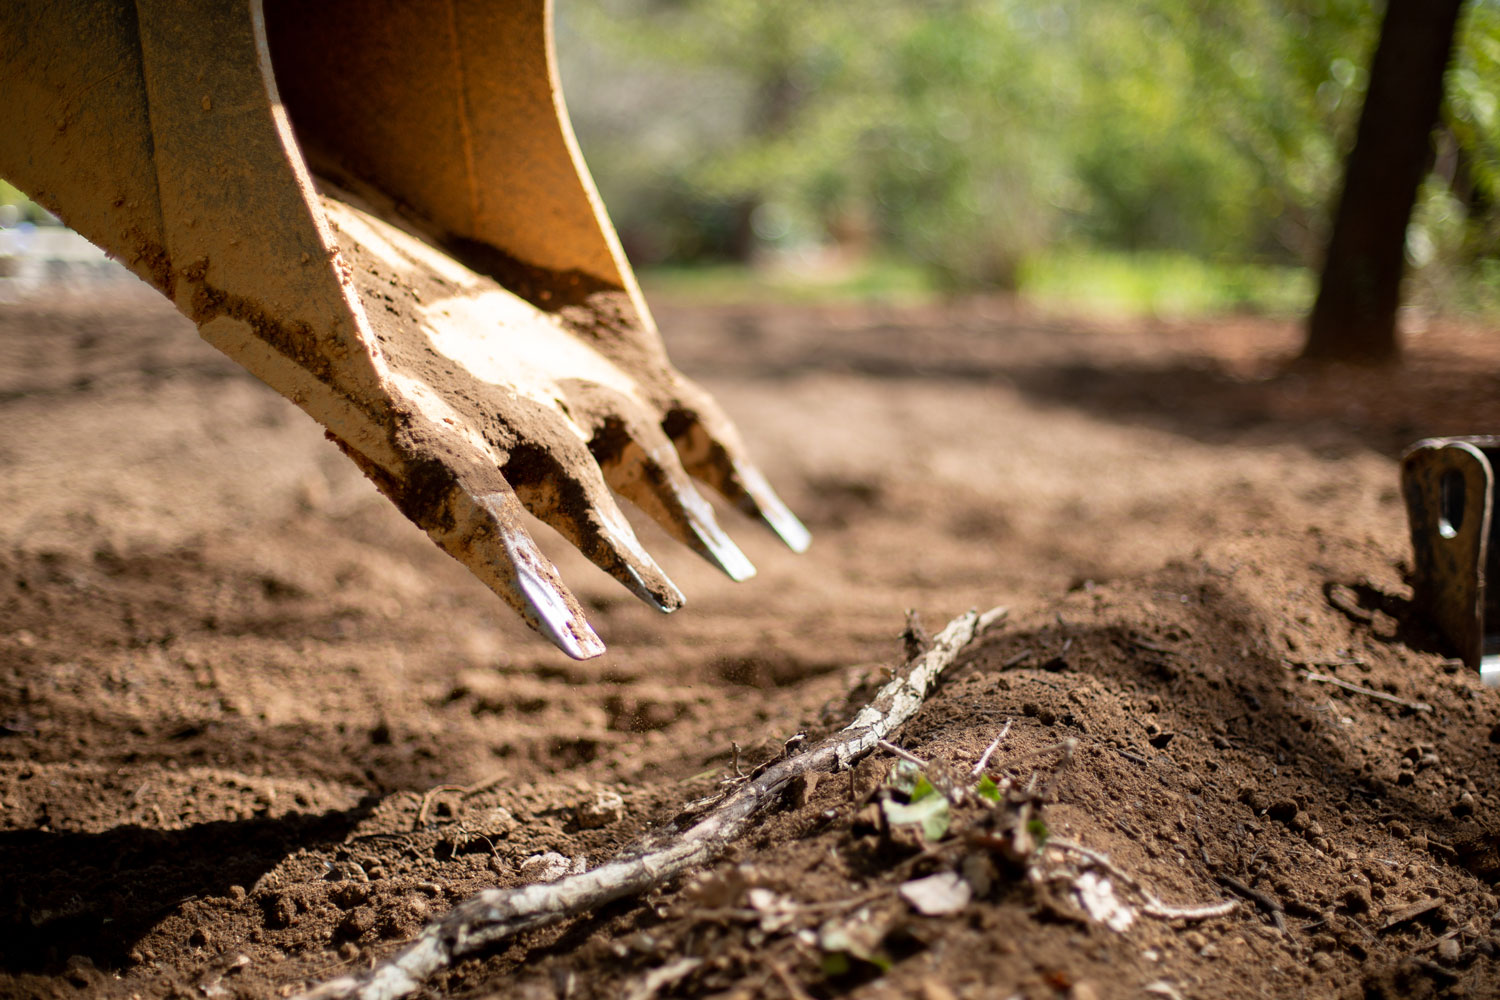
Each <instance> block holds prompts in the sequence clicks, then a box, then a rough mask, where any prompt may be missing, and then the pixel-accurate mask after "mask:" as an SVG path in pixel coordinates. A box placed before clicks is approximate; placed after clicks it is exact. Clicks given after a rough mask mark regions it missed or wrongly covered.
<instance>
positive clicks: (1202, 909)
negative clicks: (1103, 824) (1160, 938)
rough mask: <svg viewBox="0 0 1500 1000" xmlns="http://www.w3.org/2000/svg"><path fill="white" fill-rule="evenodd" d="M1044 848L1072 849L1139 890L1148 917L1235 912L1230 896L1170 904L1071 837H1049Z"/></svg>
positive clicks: (1179, 917) (1181, 917) (1106, 857)
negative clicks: (1069, 838)
mask: <svg viewBox="0 0 1500 1000" xmlns="http://www.w3.org/2000/svg"><path fill="white" fill-rule="evenodd" d="M1046 846H1047V847H1050V848H1054V849H1056V850H1059V851H1065V852H1071V853H1073V854H1075V855H1077V856H1078V857H1080V858H1083V859H1084V860H1085V861H1087V862H1089V863H1090V864H1093V865H1097V866H1098V867H1099V868H1102V869H1103V870H1104V871H1106V872H1108V873H1109V874H1111V875H1113V876H1114V877H1115V878H1117V879H1119V880H1120V881H1121V882H1123V883H1124V884H1125V885H1128V886H1129V887H1130V888H1132V889H1134V890H1135V891H1136V892H1138V893H1140V896H1141V899H1142V900H1144V901H1145V905H1143V906H1142V907H1141V911H1142V912H1143V913H1146V914H1147V915H1148V916H1153V917H1157V918H1159V919H1162V920H1212V919H1213V918H1215V917H1223V916H1228V915H1229V914H1230V913H1233V912H1234V908H1235V902H1234V900H1232V899H1225V900H1220V901H1219V902H1217V903H1205V904H1203V905H1201V906H1173V905H1171V904H1170V903H1163V902H1162V901H1161V898H1160V897H1158V896H1157V895H1156V893H1154V892H1152V891H1151V890H1150V889H1148V888H1146V887H1145V886H1144V885H1142V884H1141V880H1140V879H1138V878H1136V877H1135V876H1134V875H1131V874H1130V873H1129V872H1127V871H1125V869H1123V868H1121V867H1120V866H1119V865H1117V864H1115V863H1114V862H1113V861H1111V860H1110V859H1109V855H1107V854H1103V853H1101V852H1099V851H1096V850H1094V849H1093V848H1090V847H1084V846H1083V845H1082V844H1075V843H1074V842H1073V841H1071V840H1063V839H1062V838H1061V837H1049V838H1048V839H1047V845H1046Z"/></svg>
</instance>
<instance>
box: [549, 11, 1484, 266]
mask: <svg viewBox="0 0 1500 1000" xmlns="http://www.w3.org/2000/svg"><path fill="white" fill-rule="evenodd" d="M558 14H559V51H560V58H561V61H562V65H563V76H564V80H565V81H566V83H567V87H568V92H569V94H570V95H571V100H570V110H571V112H572V115H573V120H574V124H575V126H576V128H577V131H578V134H579V140H580V145H581V146H582V147H583V149H584V152H585V154H586V156H587V157H588V159H589V162H590V165H591V167H592V169H593V171H594V175H595V178H596V180H597V181H598V183H599V185H600V188H601V191H602V193H603V195H604V197H605V201H606V203H607V204H608V205H609V206H610V211H611V215H612V217H613V218H614V220H615V222H616V225H617V227H618V228H619V230H620V233H621V237H622V239H623V240H624V242H625V244H626V247H627V250H628V252H630V253H631V255H632V258H633V259H634V260H635V261H636V262H637V263H638V264H640V265H645V266H650V265H662V264H666V265H678V266H680V265H685V264H694V263H702V262H711V261H726V260H737V261H749V260H752V259H767V258H770V259H780V260H784V261H790V262H791V263H792V266H795V267H799V268H814V267H824V268H828V269H837V268H839V267H840V266H848V265H850V264H851V262H856V261H859V260H861V259H864V258H866V257H869V256H870V255H875V256H877V257H881V258H886V259H895V260H898V261H906V262H911V263H916V264H919V265H921V266H922V267H923V268H925V269H927V270H928V271H929V272H930V274H931V275H932V277H933V278H934V280H936V281H937V282H938V283H940V284H941V285H946V286H950V287H1001V288H1004V287H1013V286H1014V285H1015V284H1016V283H1017V281H1018V280H1019V278H1020V276H1021V275H1022V273H1023V271H1024V270H1025V268H1026V262H1027V261H1028V260H1029V259H1032V258H1034V257H1037V256H1038V255H1042V256H1049V255H1050V256H1053V257H1055V256H1056V254H1057V252H1058V251H1059V250H1060V249H1066V248H1091V249H1095V250H1101V249H1102V250H1105V251H1126V252H1147V251H1151V252H1172V253H1177V254H1187V255H1194V256H1197V257H1201V258H1205V259H1213V260H1218V261H1227V262H1249V261H1256V262H1261V263H1265V264H1270V265H1274V266H1298V265H1301V266H1315V265H1316V264H1317V262H1318V258H1319V256H1320V255H1321V252H1322V241H1323V236H1324V228H1325V225H1326V217H1327V214H1328V211H1329V209H1330V206H1331V202H1332V199H1333V198H1334V197H1335V196H1336V194H1337V186H1338V184H1339V180H1340V174H1341V168H1342V159H1343V155H1344V153H1345V151H1346V149H1347V144H1348V143H1349V142H1351V141H1352V138H1353V132H1354V123H1355V121H1356V119H1357V116H1358V113H1359V106H1360V102H1361V100H1362V97H1363V91H1364V86H1365V70H1364V66H1365V63H1366V61H1367V60H1368V58H1369V53H1370V50H1371V48H1372V46H1373V44H1374V39H1375V35H1376V31H1377V29H1378V25H1379V16H1380V8H1379V6H1378V5H1376V4H1373V3H1371V2H1369V0H1217V2H1215V3H1212V4H1208V3H1201V2H1188V0H1056V2H1023V0H985V2H981V0H864V2H863V3H860V4H818V3H806V2H793V0H572V2H571V3H566V4H563V5H562V6H561V7H560V9H559V12H558ZM1460 52H1461V54H1460V57H1459V59H1458V60H1457V62H1456V64H1455V66H1454V68H1453V70H1452V72H1451V74H1450V82H1449V94H1450V96H1449V100H1448V102H1447V105H1446V108H1445V113H1444V122H1443V126H1442V128H1441V129H1440V130H1439V132H1438V134H1437V135H1438V150H1437V156H1436V157H1435V163H1434V173H1433V176H1432V179H1431V181H1430V183H1429V184H1428V186H1427V192H1426V195H1425V196H1424V200H1423V203H1422V207H1421V211H1420V212H1419V213H1418V216H1417V218H1416V220H1415V221H1414V223H1413V231H1412V239H1411V241H1410V245H1409V250H1410V252H1411V255H1412V259H1413V263H1415V264H1419V265H1427V266H1428V267H1429V268H1436V269H1437V270H1439V271H1449V272H1451V271H1454V270H1461V271H1463V272H1465V273H1474V272H1476V271H1477V270H1478V269H1481V268H1482V267H1484V266H1487V265H1484V264H1482V263H1481V262H1483V261H1486V260H1493V258H1494V257H1495V255H1496V250H1497V249H1500V217H1497V213H1496V210H1495V201H1494V194H1495V185H1496V182H1497V178H1500V159H1497V148H1500V147H1497V135H1500V133H1497V106H1496V105H1497V96H1500V65H1497V63H1500V2H1497V0H1471V6H1470V11H1469V15H1468V18H1467V21H1466V24H1465V27H1464V29H1463V35H1462V38H1461V42H1460Z"/></svg>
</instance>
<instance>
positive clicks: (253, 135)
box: [0, 0, 808, 658]
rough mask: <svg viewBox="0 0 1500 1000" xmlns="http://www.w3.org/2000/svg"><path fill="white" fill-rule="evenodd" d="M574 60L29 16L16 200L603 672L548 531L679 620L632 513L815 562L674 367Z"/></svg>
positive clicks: (299, 21)
mask: <svg viewBox="0 0 1500 1000" xmlns="http://www.w3.org/2000/svg"><path fill="white" fill-rule="evenodd" d="M551 36H552V21H551V4H550V2H546V0H501V2H483V0H407V2H403V3H394V2H379V0H320V2H318V3H299V2H292V0H195V2H192V3H181V2H170V0H138V2H137V3H135V4H133V5H132V4H130V3H121V2H118V0H6V3H5V4H3V5H0V47H3V50H4V52H5V60H6V61H5V62H4V64H3V69H0V93H3V94H4V95H5V99H4V100H3V101H0V177H3V178H4V179H6V180H8V181H10V182H11V183H12V184H14V185H16V186H17V187H19V188H20V189H22V190H23V191H25V192H26V193H28V194H29V195H30V196H31V197H32V198H34V199H35V200H36V201H37V202H38V203H40V204H41V205H43V206H44V207H46V208H47V209H49V210H50V211H52V212H54V213H55V214H56V215H58V216H59V217H60V218H62V220H63V221H64V222H66V223H67V224H68V225H70V226H72V227H73V228H74V229H76V230H77V231H78V232H80V233H82V234H83V235H84V236H86V237H87V238H89V239H90V240H92V241H93V242H95V243H96V244H98V245H99V246H101V247H103V248H104V249H105V250H106V251H108V252H109V253H111V254H112V255H113V256H115V257H117V258H118V259H119V260H121V261H122V262H124V263H125V264H126V265H127V266H129V267H130V268H131V269H132V270H133V271H134V272H135V273H136V274H138V275H139V276H140V277H141V278H143V279H145V280H146V281H148V282H150V283H151V284H152V285H154V286H155V287H156V288H157V289H159V290H160V291H161V292H162V294H164V295H166V296H168V297H169V298H171V299H172V301H173V302H174V303H176V305H177V307H178V309H180V310H181V311H182V312H183V313H184V314H186V315H187V316H188V317H189V318H191V319H192V320H193V321H194V322H195V323H196V324H197V325H198V329H199V331H200V332H201V334H202V335H203V337H204V338H205V339H206V340H208V341H209V342H210V343H212V344H213V345H214V346H216V347H218V348H219V349H220V350H222V351H223V352H224V353H226V354H228V355H229V356H230V357H232V358H234V359H235V360H236V361H238V362H239V363H240V364H242V365H244V366H245V367H246V368H248V369H249V370H250V371H251V372H253V373H254V374H255V375H256V376H258V377H259V378H260V379H262V380H263V381H265V382H266V383H267V384H268V385H270V386H272V387H273V388H275V389H276V390H277V391H279V392H281V393H282V394H283V395H285V396H286V397H287V398H289V399H291V400H292V401H293V402H294V403H296V404H297V405H298V406H300V407H301V408H302V409H304V410H305V411H307V413H309V414H310V415H311V416H312V417H314V418H315V419H316V420H318V421H319V422H320V423H322V424H323V425H324V426H325V427H326V428H327V429H328V432H329V435H330V436H331V437H332V438H333V439H334V440H336V441H337V442H338V444H339V445H340V447H341V448H343V450H344V451H345V452H346V453H347V454H348V455H349V456H350V458H352V459H353V460H354V461H355V462H356V463H358V464H359V466H360V467H361V468H362V469H363V470H364V471H365V473H366V474H367V475H368V476H369V477H370V478H371V479H372V480H373V481H374V482H375V484H376V485H377V486H378V487H379V488H380V490H381V491H382V492H383V493H385V495H386V496H387V497H389V498H390V499H391V500H392V501H393V502H394V503H395V504H396V505H397V506H398V507H399V508H400V509H401V510H402V512H403V513H405V514H406V516H407V517H408V518H410V519H411V520H412V521H413V522H415V523H416V524H417V525H418V526H420V527H421V528H422V529H423V530H425V531H426V532H427V533H428V534H429V535H430V536H431V537H432V538H433V540H434V541H436V542H437V543H438V545H440V546H441V547H442V548H443V549H444V550H445V551H447V552H448V553H449V554H451V555H452V556H453V557H454V558H456V559H458V560H459V561H460V562H462V563H463V564H464V565H465V566H467V567H468V568H469V569H470V570H471V571H472V572H473V573H474V574H475V575H476V576H478V577H479V578H480V579H481V580H483V581H484V582H485V583H486V584H487V585H488V586H490V588H491V589H493V590H494V591H495V592H496V593H497V594H498V595H500V597H502V598H503V599H504V600H506V601H507V602H508V603H509V604H510V605H511V606H512V607H514V608H515V609H516V610H517V611H518V612H519V613H520V614H521V615H522V616H523V617H524V618H525V619H526V621H528V622H529V623H530V624H531V625H532V626H533V627H534V628H536V629H537V630H538V631H540V632H542V633H543V634H544V635H546V636H548V637H549V638H550V639H551V640H552V641H553V642H555V643H556V644H557V645H558V646H559V647H560V648H562V649H563V650H564V651H566V652H567V653H569V654H570V655H572V656H575V657H579V658H583V657H589V656H594V655H597V654H598V653H600V652H602V651H603V648H604V647H603V644H602V643H601V642H600V641H599V639H598V637H597V635H595V633H594V631H593V630H592V628H591V627H590V626H589V624H588V622H587V620H586V619H585V617H584V614H583V611H582V609H581V608H580V607H579V604H578V602H577V601H576V600H575V599H574V597H573V596H572V594H570V593H569V592H568V590H567V588H566V587H565V586H564V585H563V583H562V581H561V579H559V577H558V574H557V571H556V569H555V568H554V567H553V565H552V563H551V562H550V561H549V560H548V559H547V558H546V557H545V556H544V555H543V554H542V553H541V551H540V550H539V549H538V548H537V546H536V544H535V543H534V542H533V541H532V539H531V537H530V536H529V534H528V533H527V531H526V529H525V527H524V526H523V524H522V518H521V517H520V513H521V511H522V510H525V511H529V512H530V513H531V514H533V515H534V516H536V517H537V518H539V519H541V520H542V521H544V522H545V523H547V524H549V525H551V526H552V527H554V528H556V529H557V530H558V531H559V532H560V533H561V534H562V535H563V536H564V537H566V538H567V539H568V540H569V541H570V542H572V543H573V544H574V545H576V546H577V547H578V548H579V549H580V550H581V551H582V552H583V553H584V554H585V555H587V556H588V557H589V558H590V559H591V560H592V561H593V562H594V563H596V564H597V565H598V566H600V567H601V568H603V569H604V570H606V571H607V572H609V573H610V574H612V575H613V576H614V577H616V578H617V579H619V580H620V581H621V582H622V583H624V584H625V585H626V586H627V587H629V588H630V589H631V590H632V591H633V592H635V593H636V594H637V595H638V596H640V597H641V598H642V599H643V600H646V601H647V602H648V603H650V604H652V605H654V606H656V607H658V608H660V609H661V610H663V611H671V610H673V609H675V608H676V607H678V606H679V605H680V604H681V603H682V596H681V594H680V593H679V592H678V591H677V589H676V587H675V586H674V585H673V584H672V582H671V581H670V580H668V579H667V577H666V575H665V574H664V573H663V572H662V571H661V569H660V568H659V567H658V566H657V565H656V563H655V562H654V561H653V560H652V559H651V557H650V556H649V555H648V554H647V553H646V552H645V551H644V549H643V548H642V547H641V545H640V543H639V542H638V541H637V540H636V537H635V535H634V533H633V532H632V530H631V528H630V525H629V523H628V521H627V520H626V519H625V517H624V516H623V515H622V514H621V512H620V510H619V508H618V507H617V506H616V504H615V501H614V499H613V496H612V492H611V491H613V492H614V493H618V494H619V495H621V496H624V497H626V498H627V499H629V500H630V501H631V502H632V503H634V504H636V505H637V506H639V507H640V508H642V509H643V510H644V511H645V512H646V513H647V514H649V515H650V516H651V517H652V518H653V519H654V520H656V521H657V522H659V523H661V524H662V525H663V526H664V527H665V528H666V529H667V530H668V531H669V532H670V533H671V534H672V535H673V536H674V537H676V538H677V539H678V540H680V541H682V542H683V543H684V544H686V545H688V546H690V547H692V548H693V549H694V550H695V551H697V552H699V553H700V554H702V555H703V556H705V557H706V558H708V559H709V560H710V561H712V562H713V563H715V564H716V565H717V566H719V567H720V568H721V569H723V570H724V572H726V573H728V574H729V575H730V576H732V577H734V578H735V579H744V578H745V577H748V576H749V575H751V574H753V573H754V568H753V567H752V566H751V565H750V563H749V561H748V560H747V559H746V558H745V556H744V555H743V554H742V553H741V552H740V551H739V549H738V548H737V547H736V546H735V545H734V543H733V542H732V541H730V540H729V538H728V536H726V535H725V534H724V532H723V531H722V529H721V528H720V527H719V526H718V524H717V522H716V521H715V518H714V514H713V510H712V507H711V506H710V505H709V504H708V502H707V501H706V500H704V499H703V497H702V496H700V495H699V494H698V493H697V491H696V490H695V488H694V486H693V484H692V482H691V481H690V477H691V478H695V479H698V480H700V481H702V482H705V483H707V484H708V485H710V486H712V487H713V488H714V489H716V490H717V491H719V492H720V493H721V494H723V495H724V496H725V497H726V498H728V499H729V500H730V501H731V502H732V503H734V504H735V505H737V506H738V507H739V508H741V509H742V510H744V511H746V512H747V513H750V514H752V515H755V516H758V517H760V518H761V519H762V520H763V521H765V522H766V523H767V524H768V525H769V526H770V527H771V528H772V529H773V530H775V531H776V532H777V533H778V534H779V535H780V536H781V537H782V538H783V539H784V540H785V541H786V543H787V544H788V545H790V546H791V547H792V548H793V549H795V550H798V551H800V550H801V549H803V548H805V547H806V545H807V542H808V536H807V532H806V530H805V529H804V528H803V527H802V525H801V524H800V523H799V522H798V521H797V519H796V518H795V517H794V516H793V515H792V514H791V513H790V512H789V511H788V510H787V508H786V507H785V506H784V505H783V504H782V503H781V501H780V500H779V499H778V498H777V497H776V495H775V493H774V492H773V491H772V490H771V488H770V487H769V486H768V485H767V484H766V482H765V479H764V478H763V477H762V476H761V474H760V473H759V472H758V471H757V470H756V468H755V467H754V466H753V465H752V464H751V463H750V462H749V460H748V458H747V457H746V454H745V450H744V447H743V445H742V444H741V442H740V440H739V438H738V436H737V434H736V432H735V430H734V428H733V426H732V425H731V424H730V422H729V421H728V419H727V418H726V417H725V416H724V415H723V414H722V412H721V411H720V410H719V409H718V407H717V406H716V405H715V404H714V402H713V401H712V400H711V399H710V398H709V397H708V396H707V395H706V394H705V393H704V392H703V391H702V390H701V389H699V388H698V387H696V386H695V385H693V384H692V383H691V382H689V381H688V380H687V379H685V378H684V377H683V376H682V375H681V374H680V373H679V372H677V371H676V369H674V368H673V367H672V365H671V363H670V361H669V360H668V359H667V356H666V351H665V349H664V347H663V345H662V342H661V338H660V335H659V334H658V332H657V329H656V326H655V324H654V322H653V321H652V319H651V315H650V313H649V312H648V310H647V308H646V304H645V302H644V300H643V299H642V297H641V293H640V289H639V288H638V287H637V285H636V282H635V278H634V276H633V275H632V273H631V271H630V267H629V265H628V263H627V262H626V260H625V257H624V255H623V254H622V253H621V251H620V246H619V242H618V240H617V239H616V237H615V234H614V231H613V229H612V228H611V226H610V224H609V221H608V219H607V218H606V216H605V214H604V210H603V206H602V205H601V204H600V202H599V198H598V195H597V194H596V192H595V190H594V187H593V184H592V182H591V181H590V179H589V176H588V173H587V171H586V170H585V169H584V166H583V162H582V160H581V158H580V157H579V154H578V149H577V146H576V143H575V142H574V139H573V133H572V129H571V126H570V125H569V122H568V117H567V112H566V110H565V108H564V106H563V102H562V96H561V93H560V91H559V89H558V85H557V74H556V66H555V60H554V58H553V48H552V37H551Z"/></svg>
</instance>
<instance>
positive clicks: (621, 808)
mask: <svg viewBox="0 0 1500 1000" xmlns="http://www.w3.org/2000/svg"><path fill="white" fill-rule="evenodd" d="M573 816H574V818H575V819H576V820H577V821H578V825H579V827H580V828H582V829H584V830H598V829H600V828H602V827H606V826H613V825H615V824H616V823H618V822H620V820H622V819H624V818H625V800H624V799H623V798H621V797H620V794H619V793H618V792H612V791H609V790H607V789H606V790H605V791H602V792H600V793H599V794H598V795H595V796H594V797H593V798H592V799H589V800H588V801H587V802H584V803H583V804H581V805H580V806H579V807H578V808H577V809H576V810H574V812H573Z"/></svg>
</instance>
